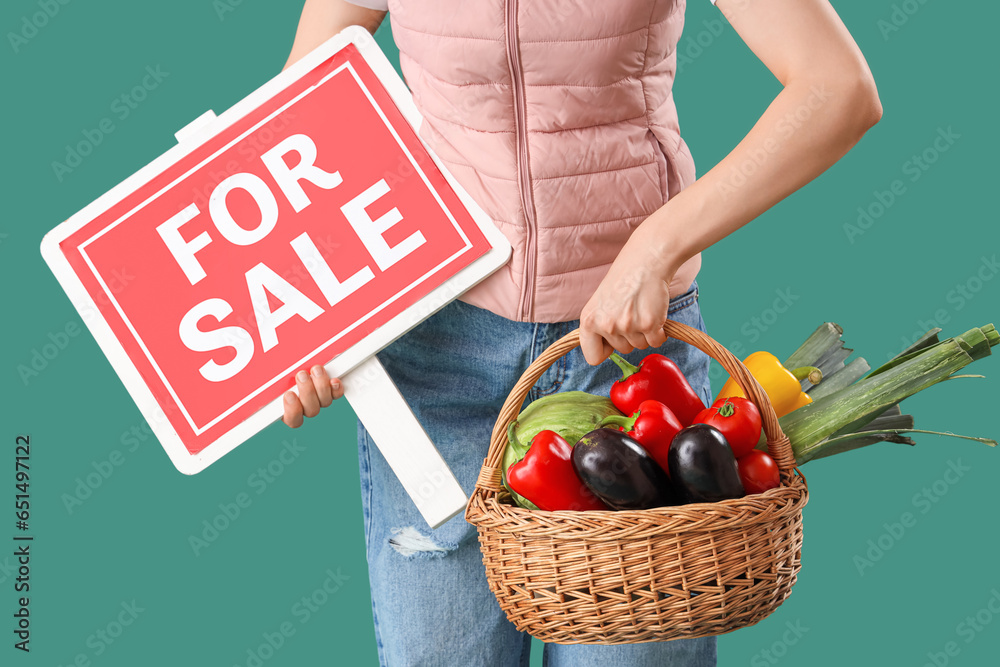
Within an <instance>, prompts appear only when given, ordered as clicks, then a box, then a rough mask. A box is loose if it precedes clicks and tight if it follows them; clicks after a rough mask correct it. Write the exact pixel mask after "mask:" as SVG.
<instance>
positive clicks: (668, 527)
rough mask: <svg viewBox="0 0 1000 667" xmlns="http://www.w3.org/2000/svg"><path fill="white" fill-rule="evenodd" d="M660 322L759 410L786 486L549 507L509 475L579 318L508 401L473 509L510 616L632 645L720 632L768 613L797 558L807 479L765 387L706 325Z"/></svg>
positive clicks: (521, 623) (561, 639) (520, 624)
mask: <svg viewBox="0 0 1000 667" xmlns="http://www.w3.org/2000/svg"><path fill="white" fill-rule="evenodd" d="M663 329H664V331H665V332H666V334H667V335H668V336H670V337H672V338H676V339H678V340H682V341H685V342H687V343H690V344H692V345H694V346H695V347H697V348H699V349H700V350H702V351H704V352H705V353H707V354H709V355H710V356H711V357H713V358H714V359H715V360H717V361H718V362H719V363H720V364H722V366H723V368H725V369H726V370H727V371H728V372H729V374H730V375H731V376H732V377H733V378H734V379H735V380H736V381H737V382H738V383H739V384H740V386H741V387H742V388H743V390H744V392H745V393H746V396H747V397H749V398H750V400H752V401H753V402H754V403H755V404H756V405H757V407H758V408H759V409H760V413H761V418H762V420H763V423H764V433H765V435H766V437H767V444H768V451H769V452H770V454H771V456H772V457H773V458H774V460H775V462H776V463H777V464H778V467H779V468H780V470H781V486H780V487H778V488H776V489H771V490H770V491H767V492H765V493H762V494H755V495H751V496H747V497H745V498H739V499H732V500H724V501H721V502H716V503H694V504H690V505H681V506H676V507H657V508H654V509H648V510H626V511H586V512H571V511H560V512H544V511H531V510H527V509H524V508H521V507H517V506H516V505H514V504H513V503H512V502H511V500H510V494H509V493H507V492H506V490H505V489H504V488H503V486H502V484H501V461H502V460H503V451H504V448H505V447H506V445H507V426H508V425H509V424H510V422H512V421H513V420H514V419H515V418H516V417H517V414H518V411H519V410H520V408H521V405H522V404H523V403H524V399H525V397H526V396H527V395H528V391H529V390H530V389H531V387H532V385H534V384H535V382H537V381H538V379H539V378H540V377H541V376H542V374H543V373H544V372H545V371H546V370H547V369H548V368H549V366H551V365H552V364H553V363H554V362H555V361H556V360H557V359H559V358H560V357H561V356H563V355H564V354H566V353H567V352H569V351H571V350H572V349H574V348H575V347H577V346H578V345H579V330H575V331H572V332H570V333H568V334H567V335H566V336H564V337H563V338H561V339H559V340H558V341H556V342H555V343H553V344H552V345H551V346H550V347H549V348H548V349H546V350H545V351H544V352H543V353H542V354H541V355H539V357H538V358H537V359H535V361H534V362H533V363H532V364H531V365H530V366H528V368H527V369H526V370H525V372H524V374H523V375H522V376H521V378H520V379H519V380H518V382H517V384H515V385H514V388H513V389H512V390H511V393H510V395H509V396H508V397H507V401H506V403H504V406H503V408H502V409H501V411H500V415H499V416H498V418H497V422H496V425H495V426H494V428H493V434H492V438H491V440H490V449H489V453H488V454H487V456H486V459H485V461H484V462H483V468H482V470H481V471H480V474H479V479H478V480H477V482H476V488H475V490H474V491H473V494H472V497H471V498H470V499H469V504H468V506H467V507H466V511H465V518H466V520H467V521H469V522H470V523H472V524H474V525H475V526H476V527H477V529H478V532H479V544H480V549H481V551H482V553H483V564H484V566H485V568H486V577H487V581H488V583H489V586H490V590H492V591H493V593H494V594H495V595H496V597H497V601H498V602H499V603H500V607H501V609H503V610H504V612H505V613H506V614H507V618H509V619H510V621H511V622H512V623H513V624H514V625H515V626H516V627H517V628H518V629H519V630H523V631H526V632H528V633H530V634H531V635H533V636H535V637H537V638H538V639H541V640H542V641H546V642H557V643H563V644H623V643H639V642H650V641H666V640H671V639H681V638H692V637H703V636H706V635H718V634H722V633H724V632H730V631H732V630H737V629H739V628H742V627H746V626H748V625H753V624H754V623H757V622H758V621H760V620H761V619H763V618H766V617H767V616H769V615H770V614H771V613H772V612H773V611H774V610H775V609H776V608H777V607H778V605H780V604H781V603H782V602H783V601H784V600H785V598H787V597H788V595H789V594H790V593H791V589H792V585H793V584H794V583H795V579H796V574H797V573H798V571H799V568H800V558H801V549H802V508H803V507H804V506H805V504H806V502H807V500H808V489H807V487H806V483H805V478H804V477H803V476H802V474H801V472H800V471H799V470H798V469H797V468H795V467H794V466H795V458H794V455H793V454H792V450H791V445H790V444H789V442H788V438H787V437H786V436H785V435H784V433H782V431H781V426H780V425H779V424H778V419H777V417H776V416H775V414H774V410H773V409H772V408H771V404H770V402H769V401H768V399H767V394H766V393H765V392H764V390H763V389H762V388H761V387H760V385H759V384H758V383H757V381H756V380H755V379H754V378H753V376H752V375H750V373H749V372H748V371H747V370H746V367H744V366H743V364H742V363H741V362H740V361H739V360H738V359H737V358H736V357H734V356H733V355H732V354H731V353H730V352H729V351H728V350H726V349H725V348H724V347H722V346H721V345H719V344H718V343H717V342H715V341H714V340H713V339H712V338H710V337H709V336H707V335H705V334H704V333H702V332H701V331H699V330H697V329H693V328H691V327H689V326H686V325H684V324H680V323H678V322H673V321H671V320H668V321H666V322H665V323H664V325H663Z"/></svg>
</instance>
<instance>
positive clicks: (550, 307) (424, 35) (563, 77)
mask: <svg viewBox="0 0 1000 667" xmlns="http://www.w3.org/2000/svg"><path fill="white" fill-rule="evenodd" d="M684 6H685V0H615V1H614V2H607V1H604V2H599V1H597V0H586V1H585V0H476V1H475V2H470V1H469V0H389V17H390V21H391V26H392V32H393V37H394V39H395V41H396V44H397V46H398V47H399V53H400V66H401V68H402V72H403V75H404V78H405V80H406V83H407V85H408V86H409V87H410V91H411V92H412V94H413V97H414V101H415V103H416V105H417V107H418V108H419V110H420V112H421V114H422V115H423V117H424V122H423V124H422V125H421V130H420V135H421V137H422V138H423V139H424V140H425V141H427V142H428V144H430V145H431V147H433V149H434V150H435V151H436V152H437V154H438V155H439V156H440V157H441V159H442V160H443V161H444V162H445V163H446V164H447V165H448V168H449V169H450V170H451V171H452V173H453V174H454V175H455V178H456V179H457V180H458V181H459V182H460V183H461V184H462V186H463V187H465V188H466V189H467V190H468V192H469V194H470V195H471V196H472V198H473V199H475V200H476V202H477V203H478V204H479V205H480V206H481V207H482V208H483V209H484V210H485V211H486V213H487V214H488V215H489V216H490V217H491V218H492V219H493V221H494V222H495V223H496V225H497V227H499V229H500V230H501V231H502V232H503V233H504V235H505V236H506V237H507V238H508V239H509V240H510V243H511V246H512V247H513V253H512V256H511V260H510V261H509V262H508V263H507V265H506V266H504V267H503V268H501V269H500V270H499V271H497V272H496V273H494V274H492V275H490V276H489V277H488V278H486V279H485V280H484V281H483V282H481V283H479V284H478V285H476V286H475V287H473V288H472V289H471V290H469V291H468V292H466V293H465V294H463V295H462V296H461V297H460V299H461V300H462V301H465V302H467V303H471V304H473V305H476V306H479V307H481V308H486V309H488V310H491V311H492V312H494V313H497V314H498V315H502V316H503V317H506V318H508V319H511V320H518V321H531V322H562V321H566V320H572V319H577V318H579V317H580V312H581V311H582V310H583V307H584V305H586V303H587V301H588V300H589V299H590V297H591V296H592V295H593V293H594V291H595V290H596V289H597V287H598V285H599V284H600V282H601V280H602V279H603V278H604V276H605V275H606V274H607V272H608V269H609V267H610V265H611V262H612V261H614V259H615V257H616V256H617V254H618V252H619V251H620V250H621V248H622V246H623V245H624V244H625V241H626V240H627V239H628V237H629V235H630V234H631V233H632V230H634V229H635V228H636V227H637V226H638V225H639V224H640V223H641V222H642V221H643V220H644V219H645V218H646V217H647V216H648V215H649V214H651V213H652V212H653V211H655V210H656V209H658V208H659V207H660V206H662V205H663V203H664V202H665V201H666V200H667V199H668V198H669V197H671V196H673V195H675V194H677V192H679V191H680V190H681V189H682V188H684V187H686V186H687V185H689V184H690V183H691V182H693V181H694V178H695V168H694V160H693V159H692V157H691V153H690V151H689V150H688V148H687V146H686V144H685V143H684V141H683V140H682V139H681V136H680V130H679V127H678V123H677V112H676V109H675V108H674V101H673V97H672V95H671V86H672V84H673V79H674V71H675V65H676V53H675V46H676V44H677V40H678V39H679V38H680V34H681V29H682V27H683V24H684ZM700 265H701V257H700V256H695V257H694V258H692V259H691V260H689V261H688V262H687V263H686V264H685V265H684V266H683V267H682V268H681V269H680V270H679V271H678V272H677V274H676V275H675V276H674V279H673V281H672V283H671V285H670V292H671V294H672V295H680V294H682V293H683V292H685V291H687V289H688V288H689V287H690V285H691V282H692V281H693V280H694V278H695V275H696V274H697V272H698V268H699V267H700Z"/></svg>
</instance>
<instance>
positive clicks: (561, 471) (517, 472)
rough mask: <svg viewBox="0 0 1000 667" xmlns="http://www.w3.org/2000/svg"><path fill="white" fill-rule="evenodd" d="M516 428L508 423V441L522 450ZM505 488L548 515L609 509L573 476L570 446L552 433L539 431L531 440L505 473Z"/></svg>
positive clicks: (575, 475) (574, 473)
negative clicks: (519, 457) (562, 511)
mask: <svg viewBox="0 0 1000 667" xmlns="http://www.w3.org/2000/svg"><path fill="white" fill-rule="evenodd" d="M516 425H517V422H511V424H510V426H508V427H507V438H508V439H509V440H510V442H511V444H512V445H513V446H514V447H516V448H518V449H523V448H524V445H522V444H521V443H520V442H518V440H517V436H515V435H514V428H515V427H516ZM507 484H508V486H510V488H511V490H513V491H514V493H516V494H518V495H519V496H523V497H525V498H527V499H528V500H530V501H531V502H533V503H534V504H535V505H536V506H537V507H538V509H540V510H545V511H547V512H553V511H556V510H607V509H610V508H609V507H608V506H607V505H605V504H604V503H603V502H601V500H600V499H598V497H597V496H595V495H594V494H593V493H591V492H590V489H588V488H587V487H586V485H585V484H584V483H583V481H582V480H581V479H580V477H579V475H577V474H576V470H574V469H573V446H572V445H570V444H569V443H568V442H566V439H565V438H563V437H562V436H561V435H559V434H558V433H556V432H555V431H548V430H546V431H539V433H538V434H537V435H536V436H535V437H534V438H532V439H531V443H530V444H529V445H528V450H527V452H525V454H524V458H522V459H521V460H520V461H518V462H517V463H514V464H513V465H511V466H510V468H508V469H507Z"/></svg>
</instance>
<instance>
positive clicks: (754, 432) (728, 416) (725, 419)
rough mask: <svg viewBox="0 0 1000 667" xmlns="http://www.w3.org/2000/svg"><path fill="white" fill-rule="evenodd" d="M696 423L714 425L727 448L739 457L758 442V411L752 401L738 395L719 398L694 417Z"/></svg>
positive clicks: (759, 423)
mask: <svg viewBox="0 0 1000 667" xmlns="http://www.w3.org/2000/svg"><path fill="white" fill-rule="evenodd" d="M694 421H695V423H696V424H708V425H709V426H714V427H715V428H717V429H719V431H721V432H722V435H724V436H726V442H728V443H729V448H730V449H732V450H733V454H734V455H735V456H736V458H739V457H741V456H743V455H744V454H746V453H747V452H749V451H750V450H751V449H753V448H754V447H756V446H757V443H758V442H760V431H761V421H760V411H759V410H758V409H757V406H756V405H754V403H753V401H751V400H750V399H748V398H742V397H740V396H730V397H728V398H720V399H719V400H717V401H716V402H715V403H712V407H710V408H705V409H704V410H702V411H701V412H699V413H698V415H697V416H696V417H695V418H694Z"/></svg>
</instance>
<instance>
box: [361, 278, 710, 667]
mask: <svg viewBox="0 0 1000 667" xmlns="http://www.w3.org/2000/svg"><path fill="white" fill-rule="evenodd" d="M669 317H670V319H673V320H677V321H679V322H683V323H685V324H688V325H690V326H692V327H695V328H698V329H701V330H702V331H704V328H705V323H704V321H703V320H702V317H701V310H700V308H699V306H698V289H697V284H695V285H694V286H693V287H692V289H691V290H690V291H689V292H688V293H686V294H682V295H680V296H678V297H676V298H675V299H672V300H671V302H670V312H669ZM579 325H580V322H579V320H573V321H569V322H559V323H553V324H542V323H538V324H536V323H531V322H514V321H512V320H508V319H506V318H503V317H500V316H499V315H496V314H494V313H492V312H490V311H488V310H484V309H482V308H478V307H476V306H472V305H470V304H467V303H464V302H462V301H453V302H451V303H449V304H448V305H447V306H445V307H444V308H442V309H441V310H440V311H438V312H437V313H435V314H434V315H432V316H431V317H429V318H428V319H426V320H424V321H423V322H421V323H420V324H419V325H417V327H415V328H414V329H413V330H411V331H410V332H409V333H407V334H406V335H405V336H403V337H402V338H400V339H399V340H397V341H395V342H394V343H393V344H391V345H389V346H388V347H386V348H385V349H384V350H382V351H381V352H379V353H378V355H377V356H378V358H379V360H380V361H381V362H382V364H383V365H384V366H385V369H386V371H387V372H388V373H389V375H390V377H392V379H393V381H394V382H395V383H396V386H397V387H398V388H399V391H400V392H401V393H402V394H403V397H404V398H405V399H406V401H407V403H409V405H410V407H411V408H412V409H413V412H414V413H415V414H416V417H417V419H418V420H419V421H420V423H421V424H422V425H423V427H424V429H425V430H426V431H427V434H428V435H429V436H430V438H431V440H432V441H433V442H434V444H435V445H436V446H437V448H438V450H440V452H441V455H442V456H443V457H444V459H445V461H447V462H448V465H449V466H450V467H451V469H452V471H453V472H454V473H455V476H456V477H457V478H458V481H459V483H460V484H461V485H462V488H463V489H464V490H465V492H466V494H470V493H471V492H472V490H473V487H474V486H475V482H476V477H477V476H478V474H479V469H480V467H481V466H482V464H483V459H484V458H485V457H486V451H487V449H488V447H489V442H490V433H491V431H492V429H493V425H494V423H495V422H496V418H497V415H498V414H499V413H500V408H501V406H502V405H503V403H504V401H505V400H506V398H507V395H508V394H509V393H510V390H511V388H512V387H513V386H514V383H515V382H516V381H517V379H518V378H519V377H520V376H521V374H522V373H523V372H524V369H525V368H527V366H528V364H529V363H531V361H532V360H534V359H535V358H536V357H537V356H538V355H539V354H540V353H541V352H542V351H543V350H545V348H547V347H548V346H549V345H551V344H552V343H553V342H555V341H556V340H557V339H559V338H561V337H562V336H564V335H566V334H567V333H569V332H570V331H572V330H573V329H575V328H577V327H578V326H579ZM651 352H659V353H662V354H666V355H668V356H669V357H671V358H672V359H673V360H674V361H675V362H676V363H677V364H678V365H679V366H680V368H681V370H683V371H684V373H685V375H686V376H687V378H688V380H689V381H690V383H691V385H692V387H694V388H695V390H696V391H698V393H699V394H700V395H701V396H702V398H703V399H705V401H706V405H710V404H711V392H710V389H709V380H708V369H709V358H708V357H707V356H706V355H705V354H704V353H702V352H700V351H699V350H697V349H695V348H694V347H692V346H690V345H688V344H686V343H681V342H679V341H677V340H674V339H670V340H668V341H667V342H666V343H665V344H664V345H663V346H662V347H660V348H655V349H646V350H634V351H633V352H632V353H630V354H628V355H624V356H625V357H626V358H627V359H629V360H630V361H631V362H632V363H634V364H638V363H639V361H641V360H642V358H643V357H644V356H646V355H647V354H650V353H651ZM620 378H621V371H620V370H619V369H618V367H617V366H616V365H615V364H614V363H612V362H611V361H605V362H604V363H601V364H599V365H597V366H591V365H590V364H588V363H587V361H586V360H585V359H584V357H583V353H582V352H581V350H580V348H579V347H577V348H575V349H574V350H573V351H571V352H569V353H568V354H566V355H564V356H563V357H562V358H561V359H559V360H558V361H557V362H555V363H554V364H553V365H552V366H551V367H550V368H549V369H548V371H546V373H545V374H544V375H543V376H542V377H541V379H540V380H539V381H538V382H537V383H536V384H535V385H534V386H533V387H532V388H531V391H530V393H529V395H528V401H533V400H535V399H537V398H539V397H541V396H545V395H548V394H551V393H554V392H557V391H573V390H580V391H586V392H590V393H593V394H601V395H604V396H607V395H608V392H609V390H610V388H611V384H612V383H613V382H614V381H615V380H618V379H620ZM358 451H359V460H360V466H361V493H362V504H363V509H364V522H365V539H366V549H367V556H368V574H369V578H370V581H371V591H372V614H373V617H374V621H375V637H376V640H377V642H378V653H379V660H380V663H381V664H382V665H390V666H391V667H404V666H407V667H409V666H411V665H427V666H438V665H444V666H451V665H455V666H458V667H504V666H507V665H510V666H519V667H527V665H528V664H529V653H530V645H531V637H530V636H529V635H527V634H526V633H523V632H519V631H518V630H516V629H515V628H514V626H513V625H512V624H511V623H510V621H508V620H507V618H506V616H505V615H504V613H503V612H502V611H501V610H500V606H499V604H498V603H497V601H496V598H495V597H494V596H493V593H492V592H490V590H489V588H488V587H487V584H486V574H485V570H484V568H483V562H482V554H481V553H480V551H479V542H478V539H477V533H476V528H475V527H474V526H472V525H471V524H469V523H467V522H466V521H465V518H464V517H463V516H462V515H461V514H459V515H458V516H456V517H454V518H452V519H450V520H449V521H448V522H446V523H445V524H444V525H442V526H441V527H440V528H438V529H436V530H433V531H431V530H430V529H429V528H428V527H427V524H426V523H425V522H424V521H423V519H422V518H421V516H420V514H419V513H418V512H417V509H416V507H415V506H414V505H413V502H412V501H411V500H410V498H409V497H408V496H407V495H406V492H405V491H403V488H402V487H401V486H400V484H399V481H398V480H397V479H396V476H395V475H394V474H393V472H392V470H391V469H390V468H389V466H388V464H387V463H386V462H385V459H384V458H383V457H382V455H381V453H380V452H379V450H378V449H377V448H376V447H375V446H374V443H373V442H372V440H371V438H370V436H369V435H368V432H367V431H366V430H365V428H364V426H363V425H362V424H361V423H360V421H359V422H358ZM543 664H544V665H546V666H547V667H568V666H572V667H588V666H591V665H594V666H596V665H600V666H601V667H617V666H625V665H627V666H628V667H643V666H644V665H656V666H657V667H665V666H667V665H671V666H674V667H714V665H715V664H716V640H715V637H705V638H701V639H690V640H677V641H672V642H662V643H645V644H623V645H583V644H572V645H561V644H546V645H545V652H544V657H543Z"/></svg>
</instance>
